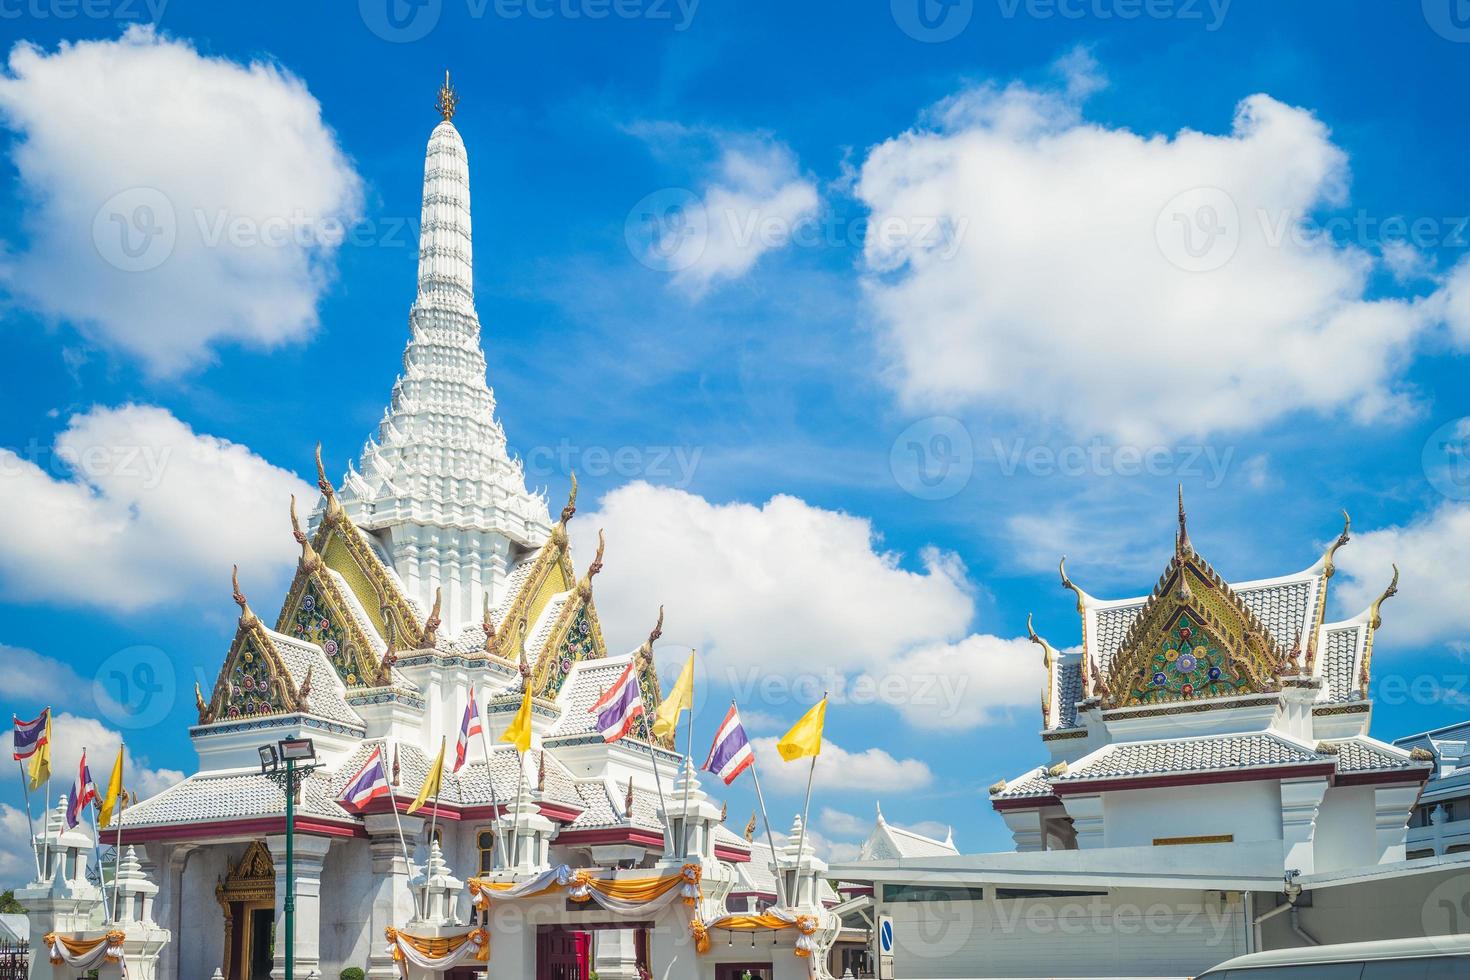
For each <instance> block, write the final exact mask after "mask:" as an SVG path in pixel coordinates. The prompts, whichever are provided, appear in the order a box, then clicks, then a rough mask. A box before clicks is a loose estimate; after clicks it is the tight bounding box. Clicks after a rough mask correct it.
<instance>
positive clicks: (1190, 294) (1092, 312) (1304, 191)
mask: <svg viewBox="0 0 1470 980" xmlns="http://www.w3.org/2000/svg"><path fill="white" fill-rule="evenodd" d="M1088 70H1089V66H1088V65H1087V64H1081V65H1079V64H1078V63H1076V61H1075V59H1074V61H1073V63H1072V64H1070V65H1069V66H1068V81H1067V84H1066V85H1064V86H1059V87H1057V88H1056V89H1048V88H1045V87H1036V86H1025V85H1020V84H1013V85H1010V86H1009V87H998V86H994V85H982V86H979V87H975V88H971V89H969V90H966V91H964V92H961V93H959V94H958V95H956V96H954V97H952V98H950V99H948V100H946V101H945V102H943V103H941V104H940V105H938V106H936V107H935V108H934V109H933V110H931V111H930V112H929V113H928V114H927V116H926V117H925V118H924V120H923V121H922V123H921V124H920V125H919V126H916V127H915V128H914V129H912V130H910V131H908V132H905V133H903V134H901V135H898V136H896V137H893V138H892V139H889V140H886V141H884V142H883V143H881V144H879V145H878V146H876V147H874V148H873V149H872V150H871V152H870V153H869V154H868V156H867V158H866V160H865V161H864V163H863V165H862V168H861V176H860V178H859V180H858V182H857V185H856V189H855V192H856V194H857V196H858V197H859V198H860V199H861V200H862V201H863V202H864V203H865V204H866V205H867V206H868V207H869V209H870V210H871V220H870V226H869V232H868V237H867V240H866V243H865V248H864V258H865V264H866V273H867V274H866V277H865V289H866V295H867V298H868V300H869V301H870V303H871V306H872V309H873V311H874V312H875V314H876V319H877V322H878V324H879V327H880V331H881V334H882V337H883V338H884V340H885V342H886V343H887V344H888V346H889V348H890V349H891V352H892V355H893V357H894V358H895V367H894V368H893V372H892V375H891V381H892V383H893V385H894V386H895V387H896V389H897V390H898V392H899V393H900V394H901V396H902V397H903V398H904V399H905V400H906V401H907V402H909V403H910V404H911V405H914V406H919V407H938V408H954V407H959V406H964V405H971V404H983V405H989V406H994V405H1002V406H1005V407H1006V408H1007V409H1008V410H1010V411H1014V412H1016V413H1017V414H1018V415H1021V416H1023V417H1033V418H1036V419H1040V420H1045V421H1048V422H1059V423H1060V424H1061V425H1062V426H1064V427H1065V428H1066V429H1067V430H1069V431H1071V432H1072V433H1074V434H1077V435H1091V434H1097V435H1105V436H1109V437H1113V438H1117V439H1119V440H1123V441H1130V442H1137V443H1139V444H1147V443H1148V442H1150V441H1153V440H1159V439H1174V438H1180V437H1186V436H1202V435H1204V434H1207V433H1212V432H1220V431H1231V430H1242V429H1247V428H1250V427H1253V426H1258V425H1261V424H1265V423H1268V422H1270V421H1272V420H1275V419H1279V418H1281V417H1282V416H1284V415H1286V414H1288V413H1290V412H1294V411H1301V410H1306V411H1313V412H1319V413H1324V414H1333V413H1345V414H1347V415H1350V416H1352V417H1353V418H1355V419H1357V420H1368V419H1382V418H1395V417H1400V416H1402V415H1403V414H1405V413H1406V412H1408V411H1410V410H1411V409H1412V406H1411V404H1410V401H1409V399H1408V397H1407V395H1406V394H1405V389H1404V388H1403V387H1402V385H1401V375H1402V369H1403V367H1404V365H1405V364H1406V362H1407V361H1408V359H1409V358H1410V356H1411V355H1412V352H1413V349H1414V347H1415V345H1416V343H1417V342H1418V341H1419V340H1420V339H1421V338H1422V337H1423V336H1424V335H1425V334H1426V332H1428V331H1429V330H1431V329H1434V328H1437V327H1438V326H1440V325H1441V324H1442V323H1446V322H1447V323H1448V324H1449V326H1450V328H1451V329H1450V331H1449V333H1450V335H1451V338H1452V339H1453V340H1455V342H1457V343H1460V344H1464V343H1465V342H1466V340H1467V338H1470V313H1467V310H1470V303H1467V302H1465V300H1464V296H1465V295H1470V290H1466V289H1463V288H1462V289H1461V290H1460V291H1459V292H1458V293H1456V294H1455V296H1452V297H1446V296H1444V295H1442V292H1434V293H1431V294H1429V295H1428V296H1424V297H1421V298H1420V299H1419V300H1410V301H1402V300H1393V299H1372V298H1369V297H1368V295H1367V291H1368V287H1369V282H1370V279H1371V278H1372V277H1373V275H1374V274H1375V272H1376V271H1377V270H1379V269H1380V268H1384V267H1387V268H1388V269H1389V270H1390V271H1393V270H1398V271H1399V272H1400V273H1402V272H1403V271H1404V268H1405V265H1404V262H1405V256H1402V255H1389V256H1387V257H1386V258H1385V257H1383V256H1381V255H1377V254H1374V253H1373V252H1371V251H1370V250H1369V249H1367V248H1365V247H1361V246H1360V245H1359V244H1356V243H1352V242H1342V241H1338V240H1334V239H1333V237H1332V236H1331V235H1329V234H1326V233H1324V232H1323V231H1321V230H1320V229H1319V228H1318V227H1317V226H1315V225H1314V218H1315V217H1316V216H1318V215H1319V214H1320V213H1321V212H1322V209H1324V208H1332V207H1337V206H1340V205H1343V204H1345V203H1346V202H1347V190H1346V188H1347V184H1348V177H1349V168H1348V160H1347V156H1346V154H1345V153H1344V152H1343V151H1342V150H1341V149H1340V148H1339V147H1338V146H1337V145H1336V144H1335V143H1334V142H1333V141H1332V137H1331V133H1330V132H1329V130H1328V127H1327V126H1326V125H1325V124H1324V123H1323V122H1322V121H1321V120H1320V119H1318V118H1316V117H1315V116H1314V115H1313V114H1312V113H1311V112H1310V111H1308V110H1307V109H1303V108H1297V107H1293V106H1289V105H1286V104H1284V103H1282V102H1279V101H1277V100H1275V99H1273V98H1271V97H1269V96H1267V95H1251V96H1249V97H1247V98H1244V99H1243V100H1242V101H1241V102H1240V103H1239V105H1238V106H1237V108H1236V112H1235V117H1234V119H1233V121H1231V122H1230V125H1229V127H1228V130H1227V131H1226V132H1223V133H1218V134H1217V133H1210V132H1199V131H1195V130H1191V129H1185V130H1181V131H1179V132H1178V133H1176V134H1174V135H1172V136H1166V135H1152V136H1150V135H1144V134H1139V133H1134V132H1130V131H1128V130H1126V129H1122V128H1114V127H1110V126H1106V125H1102V124H1098V123H1093V122H1089V121H1087V120H1086V119H1085V118H1084V116H1083V111H1082V110H1083V102H1082V100H1083V98H1084V97H1085V95H1086V94H1087V93H1088V92H1089V91H1091V90H1093V89H1094V88H1096V84H1095V81H1090V79H1091V78H1092V76H1090V75H1088V74H1087V72H1088ZM1222 122H1223V120H1222ZM1385 263H1386V266H1385ZM1450 278H1451V279H1452V281H1453V282H1458V283H1470V268H1462V269H1457V270H1455V272H1454V274H1453V275H1452V276H1451V277H1450ZM1445 288H1448V287H1445ZM1450 299H1456V300H1457V301H1458V302H1457V304H1452V303H1450V302H1449V300H1450Z"/></svg>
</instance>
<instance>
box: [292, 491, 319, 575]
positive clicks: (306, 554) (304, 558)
mask: <svg viewBox="0 0 1470 980" xmlns="http://www.w3.org/2000/svg"><path fill="white" fill-rule="evenodd" d="M291 536H292V537H293V538H295V539H296V543H297V544H299V545H301V560H300V564H301V567H302V568H304V569H306V570H307V571H308V572H311V571H315V570H316V568H317V566H318V565H319V564H320V560H319V559H318V558H317V554H316V550H315V549H314V548H312V546H311V539H310V538H308V537H307V536H306V532H305V531H303V530H301V521H300V520H299V519H298V518H297V517H296V495H295V494H294V493H293V494H291Z"/></svg>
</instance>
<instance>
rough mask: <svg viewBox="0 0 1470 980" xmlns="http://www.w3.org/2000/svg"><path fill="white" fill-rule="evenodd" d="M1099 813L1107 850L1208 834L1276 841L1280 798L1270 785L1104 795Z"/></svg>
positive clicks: (1159, 790) (1234, 785)
mask: <svg viewBox="0 0 1470 980" xmlns="http://www.w3.org/2000/svg"><path fill="white" fill-rule="evenodd" d="M1103 812H1104V819H1105V825H1104V833H1105V841H1106V846H1108V847H1147V846H1149V845H1151V844H1153V842H1154V839H1155V838H1160V837H1164V838H1178V837H1199V836H1204V835H1213V834H1233V835H1234V837H1235V840H1236V841H1238V842H1239V841H1261V840H1280V839H1281V798H1280V794H1279V791H1278V790H1277V786H1276V783H1275V782H1270V781H1261V782H1248V783H1220V784H1217V785H1212V786H1190V787H1182V788H1170V789H1135V790H1126V791H1122V792H1112V793H1105V794H1103Z"/></svg>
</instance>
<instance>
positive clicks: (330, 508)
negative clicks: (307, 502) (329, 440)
mask: <svg viewBox="0 0 1470 980" xmlns="http://www.w3.org/2000/svg"><path fill="white" fill-rule="evenodd" d="M316 485H317V489H319V490H320V491H321V492H322V496H323V497H325V498H326V501H327V508H326V512H325V513H324V514H323V515H322V521H323V522H324V523H325V522H329V521H330V520H331V519H332V518H334V517H336V516H337V515H338V514H340V513H341V512H342V505H341V504H340V503H338V502H337V492H336V491H335V490H334V489H332V481H331V480H328V479H327V468H326V467H325V466H323V465H322V444H321V443H317V444H316Z"/></svg>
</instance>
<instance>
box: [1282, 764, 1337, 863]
mask: <svg viewBox="0 0 1470 980" xmlns="http://www.w3.org/2000/svg"><path fill="white" fill-rule="evenodd" d="M1326 793H1327V780H1326V779H1325V778H1323V777H1321V776H1314V777H1312V778H1310V779H1283V780H1282V781H1281V849H1282V860H1283V861H1284V862H1285V863H1284V864H1283V867H1285V868H1288V869H1290V868H1295V869H1297V870H1298V871H1300V872H1301V873H1302V874H1304V875H1309V874H1311V873H1312V870H1313V868H1314V867H1315V865H1316V861H1315V860H1314V859H1313V855H1312V836H1313V834H1314V832H1315V831H1316V828H1317V809H1318V807H1320V806H1321V805H1322V797H1323V796H1324V795H1326Z"/></svg>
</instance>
